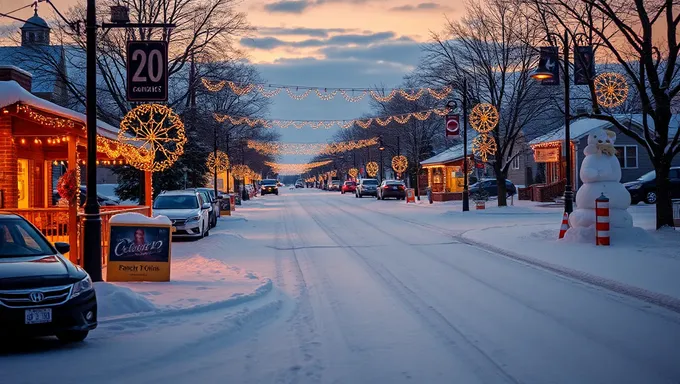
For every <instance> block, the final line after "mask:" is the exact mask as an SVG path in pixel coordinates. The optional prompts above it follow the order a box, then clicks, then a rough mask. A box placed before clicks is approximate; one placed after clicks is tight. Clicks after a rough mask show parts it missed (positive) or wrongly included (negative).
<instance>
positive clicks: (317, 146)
mask: <svg viewBox="0 0 680 384" xmlns="http://www.w3.org/2000/svg"><path fill="white" fill-rule="evenodd" d="M376 144H378V138H377V137H375V138H372V139H365V140H356V141H355V140H351V141H343V142H338V143H331V144H322V143H267V142H260V141H254V140H248V148H251V149H254V150H256V151H258V152H260V153H263V154H266V155H319V154H327V155H332V154H335V153H341V152H347V151H352V150H355V149H361V148H365V147H370V146H372V145H376Z"/></svg>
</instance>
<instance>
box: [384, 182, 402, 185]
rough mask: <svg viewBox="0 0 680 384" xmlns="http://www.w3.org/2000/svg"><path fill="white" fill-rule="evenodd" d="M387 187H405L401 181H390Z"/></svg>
mask: <svg viewBox="0 0 680 384" xmlns="http://www.w3.org/2000/svg"><path fill="white" fill-rule="evenodd" d="M387 185H404V183H402V182H401V181H388V182H387Z"/></svg>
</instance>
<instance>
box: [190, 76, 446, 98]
mask: <svg viewBox="0 0 680 384" xmlns="http://www.w3.org/2000/svg"><path fill="white" fill-rule="evenodd" d="M201 82H202V83H203V86H204V87H205V88H206V89H207V90H208V91H210V92H219V91H221V90H222V89H224V88H225V87H226V86H228V87H229V89H231V91H232V92H234V93H235V94H236V95H238V96H244V95H247V94H249V93H251V92H258V93H259V94H260V95H262V96H264V97H267V98H270V97H274V96H277V95H278V94H279V93H281V91H282V90H285V91H286V93H287V94H288V96H289V97H290V98H291V99H293V100H297V101H300V100H304V99H306V98H307V97H309V95H311V94H312V93H314V94H315V95H316V96H317V97H318V98H319V99H320V100H323V101H330V100H333V99H334V98H335V96H336V95H337V94H338V93H339V94H340V95H342V97H343V98H344V99H345V100H346V101H348V102H350V103H357V102H359V101H361V100H363V99H364V97H366V95H368V94H370V95H371V97H372V98H374V99H375V100H377V101H380V102H389V101H391V100H392V99H394V98H395V97H397V96H401V97H402V98H404V99H406V100H409V101H416V100H419V99H420V98H422V97H423V96H425V95H429V96H432V97H433V98H435V99H437V100H443V99H445V98H446V97H447V96H448V95H449V94H451V91H452V90H453V89H452V88H451V87H449V86H446V87H444V88H441V89H435V88H429V87H426V88H413V89H401V88H395V89H389V90H387V91H389V92H387V93H386V94H385V95H384V96H383V95H382V94H380V93H379V92H377V91H376V90H373V89H365V88H364V89H361V88H360V89H357V88H330V87H303V86H284V85H271V84H240V83H236V82H233V81H228V80H218V81H210V80H208V79H206V78H202V79H201ZM300 90H304V92H303V93H301V94H300V93H297V92H299V91H300ZM384 91H386V90H383V92H384ZM355 92H359V95H358V96H355V95H354V93H355Z"/></svg>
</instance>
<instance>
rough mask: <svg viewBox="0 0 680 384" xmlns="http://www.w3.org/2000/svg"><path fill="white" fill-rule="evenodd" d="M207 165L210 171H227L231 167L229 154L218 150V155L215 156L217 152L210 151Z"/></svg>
mask: <svg viewBox="0 0 680 384" xmlns="http://www.w3.org/2000/svg"><path fill="white" fill-rule="evenodd" d="M205 165H206V166H207V167H208V169H209V170H210V172H218V173H219V172H226V170H227V169H228V168H229V156H227V154H226V153H224V152H222V151H217V157H215V152H210V154H209V155H208V160H207V161H206V164H205Z"/></svg>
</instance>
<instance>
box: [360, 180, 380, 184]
mask: <svg viewBox="0 0 680 384" xmlns="http://www.w3.org/2000/svg"><path fill="white" fill-rule="evenodd" d="M362 184H363V185H378V180H375V179H367V180H364V181H362Z"/></svg>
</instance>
